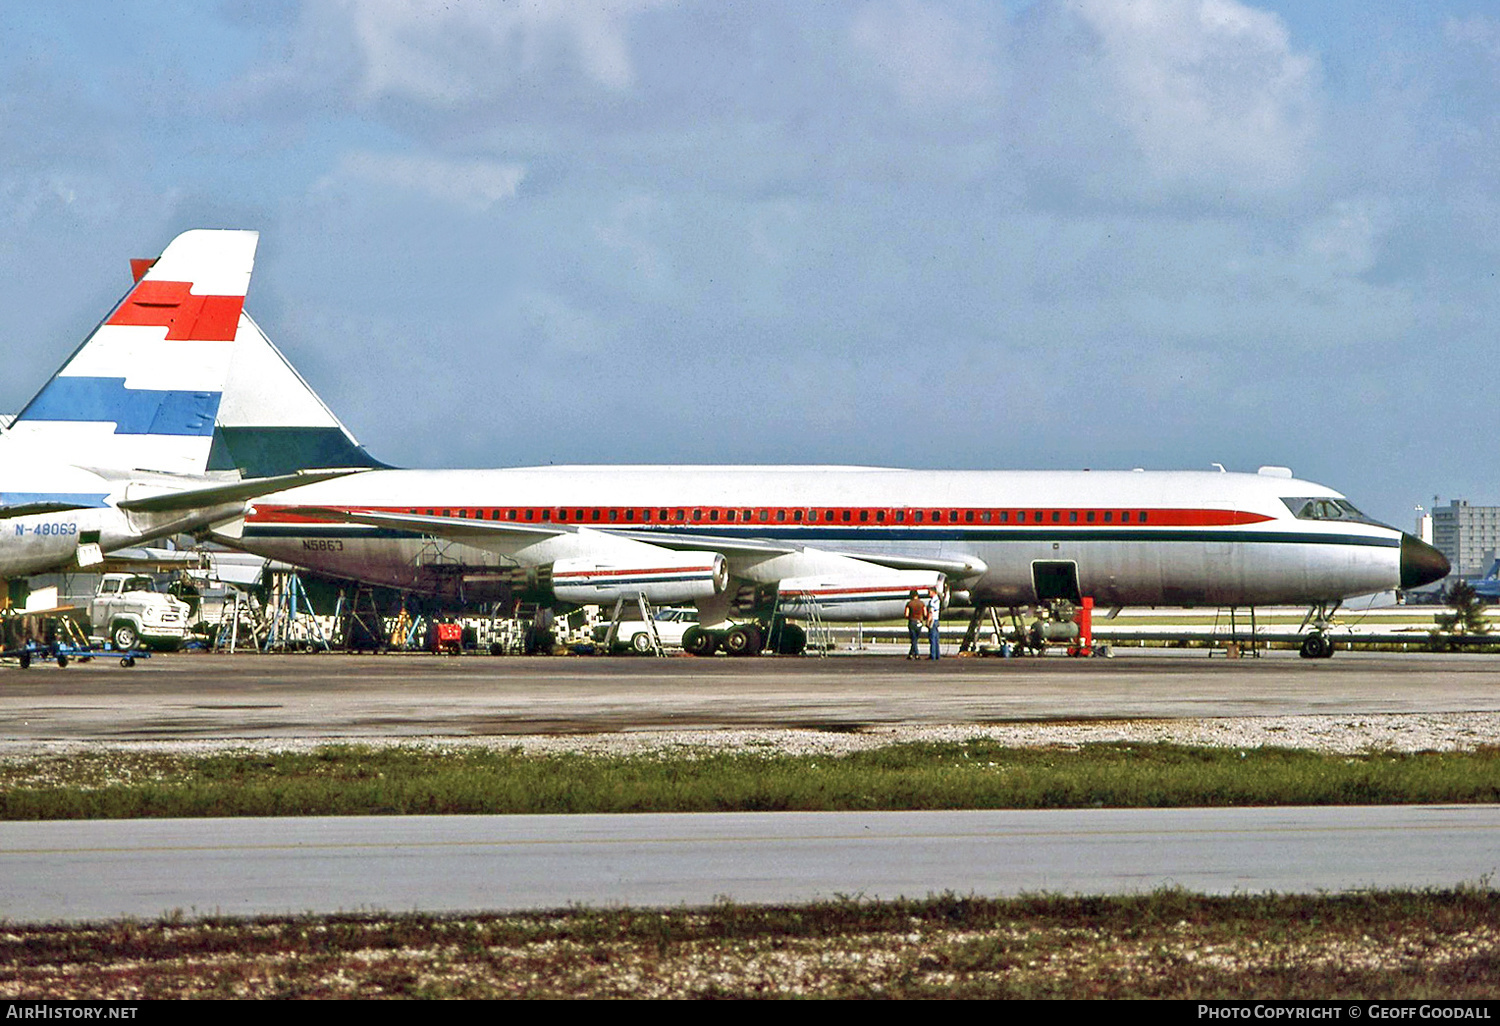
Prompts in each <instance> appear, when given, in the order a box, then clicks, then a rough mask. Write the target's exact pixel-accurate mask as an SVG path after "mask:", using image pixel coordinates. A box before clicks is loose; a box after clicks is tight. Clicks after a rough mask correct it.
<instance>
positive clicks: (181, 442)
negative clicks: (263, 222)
mask: <svg viewBox="0 0 1500 1026" xmlns="http://www.w3.org/2000/svg"><path fill="white" fill-rule="evenodd" d="M258 241H259V235H258V233H256V232H252V231H215V230H197V231H190V232H184V233H183V234H181V235H179V236H178V237H177V238H175V239H173V240H172V242H171V244H170V245H168V246H167V248H166V250H165V251H164V252H163V253H162V255H161V257H160V259H158V260H157V261H156V262H155V264H153V265H152V266H151V267H150V269H149V270H147V271H146V273H145V274H144V275H143V276H142V277H141V278H140V280H138V281H137V282H136V283H135V285H134V286H133V287H132V288H131V290H130V292H129V293H128V294H126V296H125V298H124V299H123V300H121V302H120V304H119V305H118V306H116V307H115V309H114V311H113V312H112V313H111V314H110V315H109V316H108V317H107V318H105V320H104V321H103V323H101V324H100V325H99V326H98V327H97V328H95V329H94V331H93V333H92V334H91V335H89V337H88V338H87V339H86V340H85V341H84V343H83V345H81V346H79V348H78V349H77V350H76V351H75V352H74V353H73V355H72V356H71V357H70V358H69V359H68V361H67V363H65V364H64V365H63V368H62V369H61V370H60V371H58V372H57V373H56V374H54V375H53V376H52V379H51V380H50V381H48V382H47V384H46V385H45V386H43V388H42V390H41V391H40V392H38V393H37V395H36V397H35V398H33V399H32V400H31V402H30V403H28V404H27V405H26V407H25V409H23V410H22V411H21V412H20V414H19V415H18V416H17V417H16V420H15V422H14V423H13V424H12V425H11V427H10V430H9V431H8V432H7V434H6V442H5V444H6V449H7V451H8V452H10V453H18V452H24V453H26V454H29V455H34V456H36V457H38V458H45V459H47V460H55V461H57V462H59V463H68V464H74V465H78V466H88V467H102V468H111V469H120V470H134V469H144V470H159V471H167V472H170V473H178V474H201V473H203V472H204V470H205V468H206V467H207V464H208V456H209V449H210V446H211V444H212V442H213V428H214V418H215V417H216V416H217V415H218V412H219V404H220V400H221V398H222V396H223V392H224V388H225V385H226V383H227V381H228V378H229V372H230V367H231V364H232V361H233V357H234V352H235V347H236V343H235V337H236V334H237V331H238V329H239V326H240V325H241V323H242V312H243V309H244V304H245V293H246V290H247V289H248V288H249V285H250V273H251V271H252V269H253V267H254V263H255V247H256V244H257V242H258Z"/></svg>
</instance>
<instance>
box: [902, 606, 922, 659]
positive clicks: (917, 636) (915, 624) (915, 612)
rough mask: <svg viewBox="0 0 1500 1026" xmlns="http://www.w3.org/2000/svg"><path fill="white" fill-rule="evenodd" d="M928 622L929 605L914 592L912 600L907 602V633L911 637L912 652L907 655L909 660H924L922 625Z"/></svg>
mask: <svg viewBox="0 0 1500 1026" xmlns="http://www.w3.org/2000/svg"><path fill="white" fill-rule="evenodd" d="M926 622H927V603H925V602H923V601H922V599H921V597H920V596H919V595H918V594H917V593H916V592H915V591H913V592H912V593H911V598H909V599H907V600H906V633H907V634H909V635H911V651H909V652H907V653H906V658H908V659H920V658H922V653H921V649H920V648H919V646H920V644H921V642H922V625H923V624H924V623H926Z"/></svg>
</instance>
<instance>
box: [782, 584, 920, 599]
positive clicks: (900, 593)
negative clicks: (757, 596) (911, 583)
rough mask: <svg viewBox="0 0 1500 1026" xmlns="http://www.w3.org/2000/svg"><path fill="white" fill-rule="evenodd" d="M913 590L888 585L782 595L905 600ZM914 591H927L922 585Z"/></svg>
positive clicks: (812, 590)
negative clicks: (857, 596) (851, 596)
mask: <svg viewBox="0 0 1500 1026" xmlns="http://www.w3.org/2000/svg"><path fill="white" fill-rule="evenodd" d="M913 590H914V589H911V588H907V587H900V588H892V587H890V586H889V585H887V586H885V587H881V588H798V589H796V590H795V591H784V592H782V594H783V595H888V596H890V597H891V598H906V597H907V596H908V595H910V594H911V593H912V591H913ZM915 590H916V591H928V590H929V589H928V587H927V586H926V585H923V586H922V587H920V588H917V589H915Z"/></svg>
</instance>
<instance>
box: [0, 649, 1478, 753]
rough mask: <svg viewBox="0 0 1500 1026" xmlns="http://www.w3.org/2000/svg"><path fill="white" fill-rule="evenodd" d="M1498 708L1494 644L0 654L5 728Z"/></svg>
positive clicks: (727, 722) (79, 730)
mask: <svg viewBox="0 0 1500 1026" xmlns="http://www.w3.org/2000/svg"><path fill="white" fill-rule="evenodd" d="M1497 711H1500V656H1491V655H1470V654H1458V655H1438V654H1425V653H1423V654H1384V653H1361V652H1340V653H1339V654H1338V655H1336V656H1335V657H1334V658H1333V659H1327V660H1306V659H1300V658H1298V657H1297V656H1296V654H1295V653H1290V652H1288V653H1281V652H1277V653H1269V654H1267V656H1266V657H1265V658H1262V659H1240V660H1226V659H1223V658H1208V657H1207V656H1206V655H1205V653H1204V652H1203V651H1201V650H1199V651H1181V652H1171V651H1164V650H1141V651H1138V652H1131V651H1129V650H1127V651H1124V652H1121V653H1120V654H1119V655H1118V656H1117V657H1116V658H1114V659H1067V658H1064V657H1055V658H1053V657H1048V658H1043V659H995V658H965V659H958V658H950V659H944V660H941V661H939V662H938V663H936V664H933V663H929V662H926V661H920V662H908V661H907V660H905V659H904V658H902V657H901V656H900V655H894V656H893V655H853V656H835V657H831V658H827V659H816V658H772V657H761V658H751V659H728V658H723V657H718V658H710V659H695V658H691V657H686V656H682V657H676V658H666V659H651V658H632V657H614V658H600V657H541V658H521V657H511V658H506V657H501V658H496V657H490V656H463V657H438V656H430V655H401V656H394V655H383V656H351V655H336V654H334V655H328V654H325V655H288V656H265V655H234V656H229V655H210V654H177V655H163V656H157V657H154V658H152V659H150V660H144V661H142V662H140V663H139V664H138V665H137V666H136V667H135V668H134V669H129V670H127V669H123V668H121V667H120V666H119V664H118V662H117V661H116V660H95V661H93V662H91V663H88V664H84V665H79V664H76V663H75V664H73V665H70V666H69V667H68V668H67V669H64V670H59V669H58V668H57V667H55V666H33V667H32V668H31V669H30V670H24V671H23V670H20V669H18V668H15V667H14V666H9V667H6V668H3V669H0V738H4V739H6V740H8V741H11V742H27V741H41V740H50V739H63V740H102V741H109V740H193V739H226V738H298V737H347V738H362V737H367V738H391V737H412V736H424V735H448V736H455V735H458V736H461V735H496V734H538V733H541V734H545V733H597V732H608V731H630V730H659V729H693V730H704V729H722V728H747V727H782V728H788V727H790V728H795V727H811V728H818V729H824V730H827V729H858V728H861V727H870V726H879V725H894V724H918V725H921V724H967V723H978V724H986V723H1005V722H1017V721H1056V720H1098V719H1125V718H1172V719H1177V718H1197V717H1227V716H1296V715H1311V714H1334V715H1358V714H1374V713H1394V714H1401V713H1439V712H1497Z"/></svg>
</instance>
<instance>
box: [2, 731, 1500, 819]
mask: <svg viewBox="0 0 1500 1026" xmlns="http://www.w3.org/2000/svg"><path fill="white" fill-rule="evenodd" d="M1494 801H1500V748H1497V747H1486V748H1481V749H1478V750H1474V751H1464V752H1418V753H1400V752H1372V753H1367V754H1363V755H1330V754H1323V753H1315V752H1308V751H1301V750H1294V749H1283V748H1254V749H1246V750H1243V751H1242V750H1237V749H1225V748H1214V747H1190V746H1183V745H1175V744H1139V743H1129V744H1126V743H1107V744H1090V745H1083V746H1080V747H1077V748H1067V749H1060V748H1007V747H1003V746H1001V745H999V744H996V743H994V742H991V741H988V740H982V739H976V740H971V741H967V742H960V743H926V742H922V743H911V744H896V745H890V746H887V747H883V748H879V749H874V750H869V751H863V752H857V753H852V754H848V755H842V756H828V755H813V756H803V755H786V754H754V753H746V752H716V753H711V754H694V755H690V756H682V755H672V754H659V755H630V756H602V755H579V754H567V755H556V754H552V755H526V754H524V753H522V752H521V751H520V750H519V749H513V750H506V751H494V750H473V749H470V750H461V751H452V752H444V753H433V752H431V751H426V750H420V749H415V748H403V747H391V748H384V747H382V748H367V747H360V746H330V747H327V748H322V749H319V750H317V751H315V752H312V753H272V754H262V753H256V754H247V753H223V754H216V755H209V756H201V757H179V756H167V755H159V754H151V755H133V754H124V753H119V752H108V753H101V754H98V755H90V756H76V755H75V756H68V757H66V758H64V757H56V758H41V759H33V760H27V761H18V762H9V763H5V764H0V819H9V820H33V819H115V818H142V817H194V816H299V815H307V816H310V815H370V814H390V815H415V814H494V813H584V812H727V811H769V810H805V811H812V810H873V809H953V808H973V809H999V808H1012V809H1061V808H1089V807H1100V806H1107V807H1121V808H1144V807H1158V808H1160V807H1185V806H1238V805H1361V804H1408V803H1461V802H1494Z"/></svg>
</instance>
